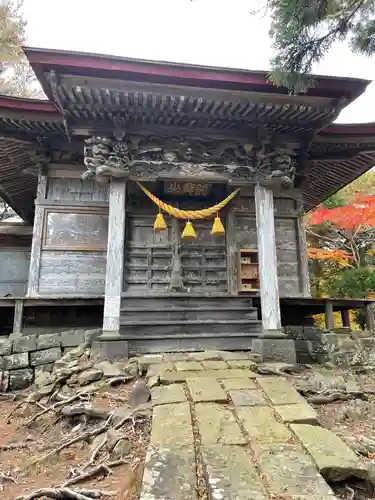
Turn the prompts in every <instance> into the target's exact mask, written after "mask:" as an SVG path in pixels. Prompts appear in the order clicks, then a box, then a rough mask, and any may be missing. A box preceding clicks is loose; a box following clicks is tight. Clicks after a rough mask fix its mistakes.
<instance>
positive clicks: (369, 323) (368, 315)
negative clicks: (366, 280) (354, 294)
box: [364, 302, 375, 332]
mask: <svg viewBox="0 0 375 500" xmlns="http://www.w3.org/2000/svg"><path fill="white" fill-rule="evenodd" d="M364 310H365V319H366V327H367V330H369V331H370V332H375V316H374V314H375V313H374V311H375V304H374V303H372V302H370V303H368V304H366V305H365V308H364Z"/></svg>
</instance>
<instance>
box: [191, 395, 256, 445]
mask: <svg viewBox="0 0 375 500" xmlns="http://www.w3.org/2000/svg"><path fill="white" fill-rule="evenodd" d="M195 413H196V417H197V424H198V430H199V432H200V435H201V439H202V444H204V445H217V444H223V445H224V444H225V445H241V444H242V445H244V444H246V443H247V440H246V438H245V437H244V436H243V435H242V432H241V429H240V427H239V425H238V424H237V422H236V419H235V417H234V415H233V413H232V412H231V411H230V410H228V409H227V408H225V406H223V405H218V404H215V403H200V404H197V405H196V406H195Z"/></svg>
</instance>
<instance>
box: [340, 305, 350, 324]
mask: <svg viewBox="0 0 375 500" xmlns="http://www.w3.org/2000/svg"><path fill="white" fill-rule="evenodd" d="M341 321H342V326H343V327H344V328H350V311H349V309H342V310H341Z"/></svg>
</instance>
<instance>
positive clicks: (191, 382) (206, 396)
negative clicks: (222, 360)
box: [186, 378, 228, 403]
mask: <svg viewBox="0 0 375 500" xmlns="http://www.w3.org/2000/svg"><path fill="white" fill-rule="evenodd" d="M186 383H187V386H188V389H189V391H190V394H191V397H192V400H193V401H194V402H195V403H200V402H226V401H227V400H228V397H227V395H226V394H225V392H224V390H223V389H222V387H221V386H220V384H219V382H218V381H217V380H215V379H204V378H203V379H202V378H191V379H188V380H187V381H186Z"/></svg>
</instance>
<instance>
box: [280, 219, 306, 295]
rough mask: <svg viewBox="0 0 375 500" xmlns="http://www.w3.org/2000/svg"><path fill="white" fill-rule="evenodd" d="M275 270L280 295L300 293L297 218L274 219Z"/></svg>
mask: <svg viewBox="0 0 375 500" xmlns="http://www.w3.org/2000/svg"><path fill="white" fill-rule="evenodd" d="M275 232H276V253H277V271H278V277H279V293H280V297H299V296H300V295H301V281H300V264H299V254H298V245H297V220H296V219H278V218H276V219H275Z"/></svg>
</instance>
